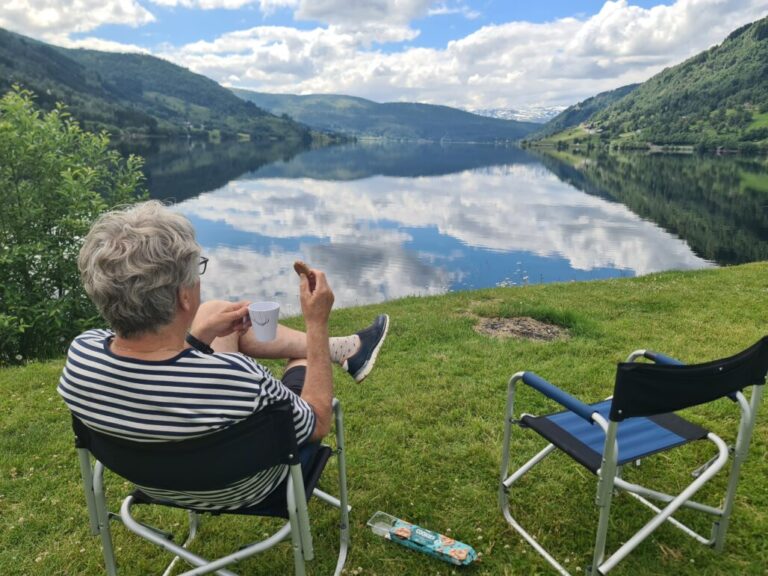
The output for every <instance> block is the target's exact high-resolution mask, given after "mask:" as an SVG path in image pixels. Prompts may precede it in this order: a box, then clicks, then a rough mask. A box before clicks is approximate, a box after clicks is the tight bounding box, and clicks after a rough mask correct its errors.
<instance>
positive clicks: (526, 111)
mask: <svg viewBox="0 0 768 576" xmlns="http://www.w3.org/2000/svg"><path fill="white" fill-rule="evenodd" d="M566 108H567V106H525V107H523V108H479V109H476V110H469V112H472V114H477V115H478V116H489V117H491V118H500V119H502V120H518V121H520V122H538V123H539V124H544V123H545V122H548V121H549V120H551V119H552V118H554V117H555V116H557V115H558V114H560V112H562V111H563V110H565V109H566Z"/></svg>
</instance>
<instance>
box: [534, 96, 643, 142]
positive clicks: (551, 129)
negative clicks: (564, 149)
mask: <svg viewBox="0 0 768 576" xmlns="http://www.w3.org/2000/svg"><path fill="white" fill-rule="evenodd" d="M638 86H640V84H628V85H627V86H622V87H621V88H616V90H609V91H607V92H601V93H600V94H598V95H597V96H592V97H591V98H587V99H586V100H582V101H581V102H579V103H578V104H574V105H573V106H569V107H568V108H566V109H565V110H563V111H562V112H560V114H558V115H557V116H555V117H554V118H552V120H550V121H549V122H547V123H546V124H545V125H544V127H543V128H542V129H541V130H539V131H538V132H536V133H534V134H532V135H531V139H539V138H544V137H546V136H551V135H552V134H557V133H558V132H562V131H563V130H567V129H568V128H573V127H575V126H578V125H579V124H582V123H584V122H586V121H587V120H589V119H590V118H591V117H592V116H593V115H594V114H596V113H597V112H600V111H601V110H603V109H604V108H607V107H608V106H610V105H611V104H613V103H614V102H616V101H617V100H621V99H622V98H624V96H626V95H627V94H629V93H630V92H632V91H633V90H634V89H635V88H637V87H638Z"/></svg>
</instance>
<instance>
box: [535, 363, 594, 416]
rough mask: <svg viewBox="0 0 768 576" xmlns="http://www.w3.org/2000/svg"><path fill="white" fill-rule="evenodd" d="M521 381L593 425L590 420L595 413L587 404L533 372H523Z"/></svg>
mask: <svg viewBox="0 0 768 576" xmlns="http://www.w3.org/2000/svg"><path fill="white" fill-rule="evenodd" d="M522 380H523V382H524V383H526V384H528V386H530V387H531V388H534V389H535V390H538V391H539V392H541V393H542V394H544V396H546V397H547V398H550V399H551V400H554V401H555V402H557V403H558V404H560V405H561V406H563V407H565V408H567V409H568V410H570V411H571V412H573V413H574V414H577V415H578V416H581V417H582V418H583V419H584V420H586V421H587V422H589V423H590V424H593V423H594V422H593V420H592V414H593V413H594V412H595V410H594V408H592V407H591V406H590V405H589V404H585V403H584V402H582V401H581V400H579V399H578V398H574V397H573V396H571V395H570V394H568V393H567V392H564V391H563V390H561V389H560V388H558V387H557V386H555V385H554V384H551V383H550V382H547V381H546V380H544V378H542V377H541V376H539V375H538V374H536V373H534V372H523V377H522Z"/></svg>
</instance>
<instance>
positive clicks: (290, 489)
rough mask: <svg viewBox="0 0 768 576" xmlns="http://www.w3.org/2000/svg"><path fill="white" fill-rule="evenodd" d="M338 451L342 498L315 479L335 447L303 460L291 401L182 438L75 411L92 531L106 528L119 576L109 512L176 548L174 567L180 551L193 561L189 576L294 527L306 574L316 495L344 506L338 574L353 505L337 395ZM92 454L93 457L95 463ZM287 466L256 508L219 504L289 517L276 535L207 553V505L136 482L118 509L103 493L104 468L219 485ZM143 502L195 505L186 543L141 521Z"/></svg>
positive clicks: (170, 481)
mask: <svg viewBox="0 0 768 576" xmlns="http://www.w3.org/2000/svg"><path fill="white" fill-rule="evenodd" d="M333 411H334V416H335V430H336V450H335V452H336V453H337V455H338V472H339V498H338V499H337V498H334V497H333V496H331V495H329V494H326V493H325V492H323V491H321V490H319V489H318V488H317V487H316V486H317V483H318V480H319V479H320V476H321V475H322V472H323V470H324V469H325V465H326V463H327V462H328V459H329V457H330V456H331V454H332V452H333V450H332V449H331V448H330V447H328V446H320V447H319V448H318V450H317V452H316V453H315V455H314V458H313V460H312V462H311V464H310V466H309V467H305V469H304V472H302V466H301V464H300V461H299V447H298V446H297V443H296V435H295V429H294V424H293V414H292V411H291V406H290V402H289V401H287V400H286V401H281V402H278V403H275V404H273V405H272V406H270V407H268V408H266V409H264V410H261V411H259V412H257V413H256V414H254V415H252V416H250V417H249V418H246V419H245V420H243V421H241V422H239V423H237V424H235V425H233V426H230V427H228V428H225V429H224V430H222V431H219V432H215V433H212V434H209V435H207V436H202V437H199V438H193V439H189V440H182V441H178V442H135V441H131V440H126V439H121V438H117V437H115V436H111V435H108V434H104V433H101V432H97V431H95V430H93V429H92V428H89V427H87V426H85V425H84V424H83V423H82V422H81V421H80V420H78V419H77V418H76V417H74V416H73V429H74V431H75V444H76V447H77V452H78V456H79V458H80V470H81V474H82V478H83V485H84V489H85V497H86V502H87V506H88V513H89V519H90V526H91V532H92V533H93V535H100V536H101V542H102V548H103V552H104V562H105V564H106V570H107V574H108V575H109V576H115V575H116V574H117V567H116V562H115V555H114V549H113V546H112V537H111V532H110V526H109V520H110V519H119V520H121V521H122V523H123V524H124V525H125V526H126V527H127V528H128V529H129V530H130V531H132V532H134V533H136V534H138V535H139V536H141V537H142V538H145V539H146V540H148V541H150V542H152V543H154V544H157V545H158V546H161V547H162V548H164V549H166V550H168V551H169V552H171V553H173V554H175V556H176V557H175V558H174V559H173V561H172V562H171V564H170V565H169V566H168V567H167V568H166V570H165V572H164V574H169V573H170V572H171V570H172V568H173V567H174V565H175V564H176V562H177V561H178V560H179V559H180V558H181V559H183V560H185V561H187V562H188V563H189V564H191V565H192V566H193V567H194V568H193V569H192V570H189V571H187V572H184V573H183V575H184V576H193V575H198V574H208V573H210V572H216V574H219V575H220V576H236V574H234V573H233V572H231V571H230V570H227V569H226V568H225V566H227V565H229V564H231V563H233V562H237V561H239V560H242V559H244V558H247V557H249V556H252V555H253V554H257V553H259V552H262V551H264V550H267V549H269V548H271V547H272V546H274V545H275V544H277V543H279V542H281V541H282V540H284V539H286V538H287V537H288V536H289V535H290V537H291V541H292V545H293V556H294V566H295V573H296V574H297V575H304V574H305V572H306V570H305V561H309V560H312V559H313V558H314V548H313V544H312V535H311V532H310V523H309V514H308V510H307V500H308V499H309V498H310V496H311V495H313V494H314V495H315V496H317V497H318V498H320V499H322V500H323V501H325V502H327V503H329V504H331V505H332V506H335V507H337V508H339V511H340V522H339V528H340V547H339V555H338V560H337V565H336V570H335V574H337V575H338V574H341V571H342V569H343V567H344V563H345V561H346V556H347V550H348V547H349V541H350V538H349V510H350V508H349V507H348V505H347V485H346V464H345V459H344V426H343V417H342V411H341V406H340V404H339V402H338V401H337V400H335V399H334V401H333ZM91 456H93V457H94V458H95V464H94V465H93V466H92V464H91ZM279 465H287V466H289V470H290V474H289V476H288V479H287V481H286V482H285V483H284V484H283V485H281V486H280V487H279V488H278V489H276V490H275V492H273V493H272V494H270V496H268V497H267V499H266V500H265V501H263V502H261V503H259V504H257V505H255V506H252V507H250V508H240V509H236V510H222V511H215V512H213V513H215V514H238V515H252V516H272V517H282V518H287V520H288V521H287V522H286V523H285V524H284V525H283V526H282V527H281V528H280V529H278V530H277V531H276V532H275V533H274V534H272V535H271V536H270V537H268V538H266V539H264V540H261V541H258V542H254V543H251V544H248V545H246V546H244V547H242V548H240V549H239V550H237V551H235V552H233V553H231V554H229V555H227V556H224V557H221V558H218V559H216V560H213V561H209V560H207V559H205V558H203V557H201V556H199V555H197V554H195V553H193V552H191V551H190V550H189V549H188V547H189V544H190V542H191V541H192V540H193V539H194V538H195V535H196V532H197V526H198V522H199V515H200V514H201V513H204V512H210V511H209V510H201V509H194V508H185V507H183V506H180V505H178V504H176V503H169V502H166V501H162V500H157V499H155V498H152V497H151V496H149V495H148V494H146V493H144V492H142V491H141V490H140V489H136V490H134V491H133V493H132V494H130V495H129V496H127V497H126V498H125V499H124V500H123V503H122V506H121V507H120V513H119V515H118V514H114V513H112V512H109V511H108V509H107V504H106V498H105V493H104V481H103V472H104V468H105V467H106V468H107V469H109V470H111V471H112V472H114V473H116V474H117V475H119V476H121V477H123V478H125V479H126V480H129V481H131V482H133V483H134V484H137V485H139V486H143V487H146V488H147V489H149V488H153V489H157V490H171V491H174V490H177V491H196V490H215V489H217V488H223V487H225V486H228V485H230V484H232V483H233V482H236V481H238V480H241V479H243V478H247V477H249V476H253V475H254V474H256V473H257V472H259V471H261V470H266V469H269V468H272V467H274V466H279ZM137 504H153V505H161V506H172V507H176V508H185V509H186V510H188V511H189V533H188V535H187V538H186V540H185V541H184V543H183V544H182V545H179V544H176V543H175V542H173V540H172V537H173V535H172V534H170V533H168V532H164V531H161V530H158V529H157V528H154V527H150V526H147V525H145V524H142V523H141V522H139V521H137V520H136V519H135V518H134V517H133V515H132V514H131V508H132V507H133V506H135V505H137Z"/></svg>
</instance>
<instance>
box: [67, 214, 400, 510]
mask: <svg viewBox="0 0 768 576" xmlns="http://www.w3.org/2000/svg"><path fill="white" fill-rule="evenodd" d="M206 263H207V259H206V258H202V257H201V255H200V246H199V245H198V244H197V242H196V241H195V233H194V229H193V228H192V225H191V223H190V222H189V221H188V220H187V219H186V218H184V217H183V216H181V215H180V214H177V213H175V212H173V211H171V210H169V209H168V208H166V207H165V206H163V205H162V204H161V203H159V202H156V201H150V202H145V203H142V204H138V205H136V206H133V207H130V208H128V209H126V210H121V211H115V212H109V213H107V214H104V215H103V216H102V217H101V218H99V220H98V221H97V222H96V223H95V224H94V225H93V227H92V228H91V230H90V232H89V233H88V235H87V237H86V239H85V243H84V244H83V247H82V249H81V251H80V257H79V261H78V266H79V268H80V273H81V277H82V281H83V284H84V286H85V290H86V292H87V293H88V296H89V297H90V298H91V300H92V301H93V302H94V304H95V305H96V307H97V308H98V310H99V312H100V313H101V315H102V316H103V318H104V319H105V320H106V321H107V322H108V324H109V325H110V327H111V330H90V331H88V332H85V333H84V334H82V335H80V336H78V337H77V338H75V340H74V341H73V342H72V345H71V346H70V348H69V352H68V356H67V362H66V366H65V368H64V371H63V373H62V376H61V380H60V382H59V387H58V391H59V393H60V394H61V396H62V397H63V398H64V401H65V402H66V404H67V406H68V407H69V408H70V410H71V411H72V412H73V413H74V414H75V415H76V416H78V417H79V418H80V419H81V420H82V421H83V422H84V423H85V424H86V425H88V426H90V427H93V428H95V429H98V430H100V431H102V432H106V433H109V434H113V435H116V436H120V437H125V438H130V439H133V440H138V441H147V442H152V441H168V440H182V439H185V438H190V437H194V436H201V435H204V434H208V433H211V432H214V431H216V430H220V429H222V428H224V427H227V426H230V425H232V424H234V423H236V422H238V421H240V420H242V419H244V418H245V417H247V416H249V415H250V414H252V413H254V412H257V411H258V410H260V409H262V408H263V407H264V406H266V405H269V404H271V403H273V402H275V401H277V400H280V399H285V398H288V399H290V401H291V403H292V405H293V410H294V422H295V425H296V434H297V438H298V441H299V443H300V445H304V446H309V447H311V446H312V445H313V444H312V443H314V442H315V441H317V440H319V439H320V438H322V437H323V436H325V435H326V434H328V432H329V430H330V426H331V416H332V408H331V403H332V397H333V382H332V371H331V362H332V361H335V362H338V363H339V364H341V365H342V366H343V367H344V368H345V369H346V370H347V371H348V372H349V373H350V374H351V375H352V376H353V377H354V379H355V380H357V381H358V382H359V381H361V380H362V379H363V378H365V377H366V376H367V375H368V373H369V372H370V370H371V368H372V367H373V364H374V362H375V360H376V356H377V354H378V352H379V349H380V348H381V345H382V343H383V342H384V338H385V337H386V334H387V329H388V325H389V318H388V316H386V315H381V316H379V317H378V318H377V319H376V321H375V322H374V323H373V325H372V326H370V327H368V328H366V329H364V330H362V331H360V332H358V333H357V334H353V335H351V336H346V337H337V338H329V336H328V318H329V315H330V311H331V307H332V305H333V292H332V291H331V288H330V286H329V285H328V282H327V280H326V277H325V275H324V274H323V273H322V272H321V271H319V270H313V271H312V273H313V274H314V277H315V278H314V280H315V282H314V286H313V287H312V289H310V283H309V279H308V278H307V277H306V275H303V274H302V275H301V278H300V299H301V308H302V312H303V315H304V320H305V325H306V333H304V332H300V331H297V330H292V329H290V328H287V327H285V326H279V327H278V333H277V338H276V339H275V340H273V341H271V342H259V341H257V340H256V339H255V337H254V336H253V333H252V331H251V330H249V326H250V322H249V320H248V302H236V303H232V302H224V301H211V302H206V303H203V304H201V303H200V275H201V274H203V272H205V266H206ZM253 357H261V358H285V359H287V360H288V362H287V365H286V369H285V372H284V373H283V377H282V379H281V380H278V379H276V378H275V377H273V376H272V374H271V373H270V372H269V370H268V369H267V368H265V367H264V366H262V365H260V364H258V363H257V362H256V361H254V360H253ZM308 451H310V450H309V449H305V452H308ZM286 474H287V470H286V469H285V468H284V467H280V468H276V469H273V470H268V471H265V472H262V473H260V474H258V475H257V476H255V477H253V478H248V479H245V480H244V481H240V482H238V483H237V484H236V485H232V486H228V487H225V488H224V489H222V490H217V491H215V492H195V493H170V494H169V493H162V494H161V493H158V492H157V491H152V490H147V492H148V493H150V495H153V496H156V497H159V498H164V499H170V500H174V501H177V502H179V503H180V504H185V505H193V506H196V507H200V508H209V509H231V508H238V507H247V506H251V505H253V504H256V503H258V502H261V501H262V500H264V499H265V498H266V497H267V496H268V495H269V494H270V493H271V492H272V491H274V490H275V488H276V487H277V486H278V485H280V483H281V482H282V481H283V479H284V478H285V477H286Z"/></svg>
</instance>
